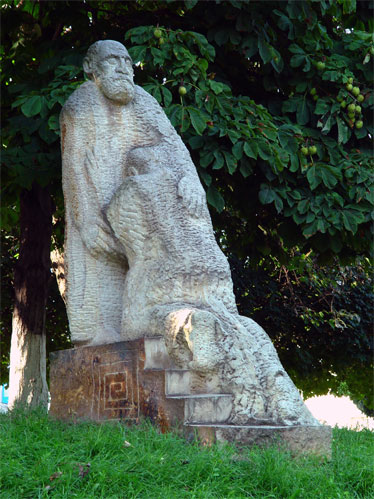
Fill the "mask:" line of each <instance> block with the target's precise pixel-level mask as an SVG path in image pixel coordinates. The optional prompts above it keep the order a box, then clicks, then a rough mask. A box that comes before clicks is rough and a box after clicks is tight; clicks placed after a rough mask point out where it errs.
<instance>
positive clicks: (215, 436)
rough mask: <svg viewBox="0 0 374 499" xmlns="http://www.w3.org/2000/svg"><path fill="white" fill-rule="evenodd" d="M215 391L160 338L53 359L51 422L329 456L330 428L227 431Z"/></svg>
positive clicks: (223, 402)
mask: <svg viewBox="0 0 374 499" xmlns="http://www.w3.org/2000/svg"><path fill="white" fill-rule="evenodd" d="M210 381H212V380H210ZM214 386H215V385H214V380H213V382H212V384H210V383H209V382H208V384H207V385H206V386H205V387H204V386H201V385H197V384H196V383H194V375H193V373H192V372H191V371H188V370H185V369H178V368H177V367H176V366H174V365H173V364H172V362H171V359H170V357H169V356H168V354H167V351H166V347H165V344H164V340H163V339H162V338H161V337H153V338H144V339H141V340H135V341H123V342H119V343H113V344H110V345H99V346H91V347H80V348H74V349H71V350H64V351H59V352H55V353H53V354H51V368H50V391H51V407H50V414H51V415H52V416H54V417H56V418H58V419H72V418H73V419H80V420H92V421H98V422H101V421H107V420H124V421H126V422H134V423H136V422H138V420H139V418H140V417H146V418H149V419H150V420H151V421H152V422H154V423H155V424H157V425H158V426H159V427H160V429H161V431H163V432H164V431H168V430H171V429H175V428H179V429H183V433H184V434H185V435H186V436H187V437H190V438H191V437H194V436H196V437H197V438H199V439H200V440H201V441H202V442H204V443H205V444H211V443H213V442H215V441H218V442H219V441H228V442H235V443H237V444H246V445H259V446H263V445H269V444H274V443H279V444H280V445H281V446H282V445H285V446H286V447H288V448H289V449H290V450H291V452H292V453H293V454H303V453H306V454H314V455H318V456H323V457H327V458H329V457H330V456H331V428H330V427H328V426H279V425H273V426H271V425H269V426H265V425H255V424H253V423H250V422H249V423H248V425H232V424H230V423H228V420H229V416H230V413H231V411H232V395H231V394H228V393H216V391H214V390H213V389H212V387H214Z"/></svg>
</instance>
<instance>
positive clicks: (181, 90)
mask: <svg viewBox="0 0 374 499" xmlns="http://www.w3.org/2000/svg"><path fill="white" fill-rule="evenodd" d="M178 92H179V95H181V96H183V95H186V93H187V89H186V87H183V86H181V87H179V89H178Z"/></svg>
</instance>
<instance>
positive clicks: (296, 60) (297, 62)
mask: <svg viewBox="0 0 374 499" xmlns="http://www.w3.org/2000/svg"><path fill="white" fill-rule="evenodd" d="M305 59H306V57H305V54H296V55H293V56H292V57H291V60H290V66H291V67H292V68H298V67H299V66H301V65H302V63H303V62H304V61H305Z"/></svg>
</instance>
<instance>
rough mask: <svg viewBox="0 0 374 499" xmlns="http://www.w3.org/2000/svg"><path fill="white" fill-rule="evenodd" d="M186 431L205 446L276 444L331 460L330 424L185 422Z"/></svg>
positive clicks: (296, 451) (294, 451) (295, 451)
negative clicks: (286, 424)
mask: <svg viewBox="0 0 374 499" xmlns="http://www.w3.org/2000/svg"><path fill="white" fill-rule="evenodd" d="M185 426H186V429H187V430H192V431H194V432H195V436H197V438H198V439H199V440H200V441H201V442H202V443H204V444H205V445H210V444H213V443H214V442H234V443H235V442H236V443H238V444H241V445H258V446H269V445H274V444H276V445H280V446H285V447H287V448H288V449H289V450H290V451H291V453H292V454H294V455H302V454H313V455H315V456H319V457H323V458H327V459H331V438H332V429H331V426H325V425H316V426H312V425H304V426H299V425H298V426H296V425H293V426H280V425H279V426H278V425H232V424H219V423H211V424H204V423H192V422H186V423H185Z"/></svg>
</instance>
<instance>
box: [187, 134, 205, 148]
mask: <svg viewBox="0 0 374 499" xmlns="http://www.w3.org/2000/svg"><path fill="white" fill-rule="evenodd" d="M188 143H189V144H190V146H191V149H193V150H195V149H200V148H201V147H203V145H204V143H205V142H204V139H203V138H202V137H201V135H194V136H193V137H191V138H190V139H189V141H188Z"/></svg>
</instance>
